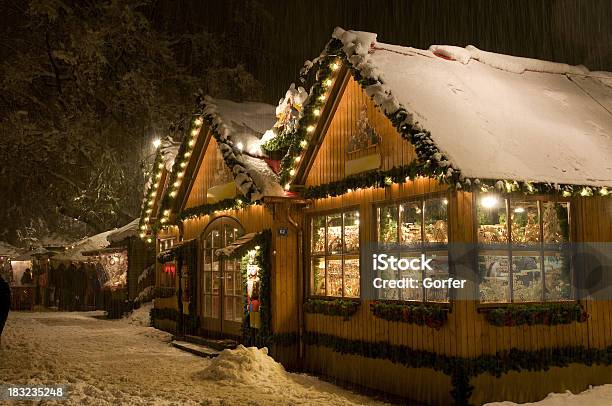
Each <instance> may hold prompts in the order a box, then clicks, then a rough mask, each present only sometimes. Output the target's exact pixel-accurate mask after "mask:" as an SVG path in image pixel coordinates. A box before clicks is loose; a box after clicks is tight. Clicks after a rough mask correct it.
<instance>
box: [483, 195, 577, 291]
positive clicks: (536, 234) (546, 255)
mask: <svg viewBox="0 0 612 406" xmlns="http://www.w3.org/2000/svg"><path fill="white" fill-rule="evenodd" d="M476 219H477V221H478V226H477V227H478V242H479V253H478V271H479V274H480V288H479V289H480V301H481V302H483V303H507V302H517V303H521V302H540V301H562V300H570V299H571V297H572V296H571V279H572V278H571V266H570V260H569V258H570V256H569V254H568V253H567V246H566V245H564V243H567V242H569V203H567V202H547V201H541V200H509V199H502V198H500V197H498V196H495V195H489V194H486V195H481V196H479V197H478V201H477V205H476Z"/></svg>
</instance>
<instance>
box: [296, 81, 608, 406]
mask: <svg viewBox="0 0 612 406" xmlns="http://www.w3.org/2000/svg"><path fill="white" fill-rule="evenodd" d="M363 103H366V105H367V108H368V117H369V119H370V123H371V124H373V125H374V127H375V128H376V130H377V132H378V134H379V135H381V137H382V143H381V146H380V150H381V153H382V169H383V170H385V169H390V168H392V167H393V166H399V165H405V164H408V163H410V162H411V161H412V160H413V159H414V150H413V148H412V146H411V145H410V144H409V143H408V142H407V141H405V140H403V139H402V138H401V137H400V136H399V135H398V134H397V132H396V131H395V129H394V128H393V127H392V126H391V124H390V122H389V121H388V120H387V119H386V117H384V115H382V114H381V113H380V112H379V111H377V109H376V108H375V107H374V106H373V105H372V103H371V101H370V100H369V98H367V96H366V95H365V94H364V93H363V91H362V90H361V88H360V87H359V85H358V84H357V83H356V82H355V81H354V80H353V79H352V78H351V79H350V80H349V81H348V83H347V85H346V87H345V89H344V92H343V94H342V99H341V101H340V102H339V104H338V108H337V110H336V112H335V115H334V117H332V118H331V121H330V125H329V127H328V129H327V132H326V134H325V135H324V137H322V138H319V139H320V141H319V144H320V145H319V150H318V153H317V155H316V156H315V157H314V159H313V160H312V165H311V167H310V168H309V172H308V173H307V174H306V176H305V179H306V181H305V184H306V186H313V185H320V184H325V183H329V182H333V181H338V180H342V179H343V178H344V177H345V173H344V165H345V159H346V146H347V145H348V140H349V137H350V134H351V133H352V132H354V131H355V129H356V122H357V119H358V117H359V111H360V108H361V106H362V104H363ZM445 191H447V188H446V187H445V186H443V185H440V184H438V183H437V182H436V181H434V180H432V179H427V178H419V179H416V180H414V181H410V182H406V183H404V184H400V185H397V184H394V185H392V186H390V187H387V188H368V189H360V190H357V191H353V192H351V193H347V194H344V195H342V196H338V197H332V198H326V199H318V200H314V201H313V202H312V203H311V204H310V205H309V206H308V208H306V209H305V210H303V212H302V214H303V216H302V218H301V220H302V227H303V229H304V233H305V239H304V245H303V248H304V253H305V255H304V283H305V284H308V280H309V277H308V275H309V272H310V270H309V262H308V261H309V257H308V249H309V248H308V247H309V236H308V230H307V229H308V226H309V222H308V219H309V216H311V215H314V214H316V213H323V212H329V211H334V210H342V209H346V208H355V207H358V208H359V211H360V214H361V216H360V218H361V219H362V221H361V224H360V227H361V230H360V231H361V241H362V244H363V243H367V242H373V241H375V239H376V230H375V224H374V218H375V204H376V203H380V202H391V201H393V200H402V199H409V198H411V197H415V196H419V195H428V194H440V193H444V192H445ZM447 193H448V194H447V196H448V198H449V241H450V242H453V243H457V245H461V244H472V243H475V242H476V239H475V233H474V203H473V202H474V196H473V194H472V193H469V192H447ZM570 202H571V203H570V204H571V213H572V214H571V216H572V220H571V223H572V225H571V227H572V240H573V241H575V242H578V243H580V242H597V243H611V242H612V199H610V198H603V197H585V198H572V199H570ZM363 260H364V258H363V257H362V258H361V261H363ZM473 268H474V262H473V261H472V258H469V257H468V258H466V260H465V262H464V263H458V264H456V272H457V273H458V276H459V277H461V276H462V273H464V274H465V275H467V274H468V273H473V272H472V271H473ZM606 269H609V266H608V267H607V268H606ZM604 277H605V278H606V279H605V281H606V282H607V284H608V285H610V282H612V275H607V274H606V275H604ZM362 286H363V284H362ZM466 287H467V289H473V291H474V292H475V291H477V286H476V283H470V282H468V285H466ZM471 297H473V296H471ZM471 297H470V295H466V294H463V295H459V297H458V298H456V299H455V300H453V301H452V302H451V303H450V313H449V315H448V321H447V323H446V324H445V325H444V326H443V327H442V328H440V329H439V330H434V329H431V328H428V327H424V326H417V325H413V324H407V323H400V322H389V321H386V320H382V319H378V318H376V317H374V316H373V315H372V314H371V312H370V309H369V301H367V300H362V301H361V306H360V308H359V310H358V312H357V313H356V314H355V315H353V316H352V317H351V319H350V320H349V321H344V320H343V319H342V317H337V316H326V315H320V314H305V315H304V320H305V326H304V327H305V331H306V332H314V333H321V334H329V335H333V336H336V337H341V338H344V339H347V340H364V341H370V342H376V341H387V342H389V343H391V344H396V345H406V346H408V347H410V348H413V349H415V350H424V351H432V352H436V353H439V354H444V355H449V356H458V357H465V358H476V357H478V356H479V355H482V354H495V353H497V352H498V351H503V350H510V349H513V348H516V349H520V350H527V351H533V350H538V349H543V348H555V347H565V346H585V347H590V348H604V347H606V346H610V345H612V302H610V301H604V300H582V301H581V304H582V305H583V306H584V308H585V309H586V310H587V312H588V313H589V315H590V317H589V320H588V321H587V322H585V323H571V324H568V325H557V326H543V325H536V326H517V327H496V326H492V325H490V324H489V323H487V321H486V320H485V317H484V314H483V313H481V312H479V308H480V305H479V303H478V301H475V300H473V299H471ZM589 299H591V298H589ZM377 362H378V361H373V360H368V359H365V358H363V357H357V356H349V355H341V354H338V353H334V352H332V351H331V350H329V349H327V348H323V347H315V346H306V351H305V359H304V367H305V368H306V369H307V370H310V371H313V372H317V373H321V374H324V375H328V376H330V377H332V378H335V379H337V380H339V381H350V382H354V383H358V384H361V385H364V386H370V387H373V388H378V389H382V390H385V391H388V392H391V393H396V394H398V395H401V396H406V397H409V398H411V399H414V400H418V401H422V402H426V403H431V404H447V403H448V399H446V398H443V397H440V394H439V392H440V388H445V387H448V386H447V385H446V384H445V381H444V379H442V378H441V377H438V376H435V374H433V375H432V376H431V379H429V380H427V382H429V383H427V382H421V384H420V385H416V384H414V382H416V378H415V380H412V381H411V382H413V383H410V382H406V383H405V384H402V385H397V386H393V385H392V384H390V383H389V382H393V381H397V377H398V376H400V374H401V373H400V372H398V371H396V370H395V369H396V368H395V367H390V366H389V365H383V364H384V363H382V362H379V364H380V365H378V364H377ZM397 368H400V369H401V367H397ZM573 368H574V370H581V368H583V367H579V366H576V367H573ZM583 369H585V371H582V370H581V373H582V374H584V376H585V378H584V382H583V383H584V385H583V383H580V384H578V385H577V386H576V388H578V387H580V388H581V389H584V388H586V386H585V385H586V384H587V383H589V382H593V383H595V382H599V381H601V379H600V380H598V379H596V378H595V375H596V374H597V373H598V372H597V371H596V370H592V371H591V370H589V371H590V372H588V371H586V368H583ZM403 370H404V371H406V374H408V375H410V376H412V374H413V371H411V370H410V369H406V368H404V369H403ZM538 374H540V375H541V374H542V373H531V375H533V376H531V375H529V374H523V375H521V374H515V375H517V376H513V375H511V374H505V375H504V376H503V377H502V378H494V377H490V376H488V375H487V376H479V377H477V378H475V379H474V384H475V385H476V386H477V387H478V388H479V390H481V393H484V395H483V396H480V397H478V396H476V395H475V397H474V398H473V399H472V401H473V402H475V403H476V404H480V403H481V402H483V401H490V400H496V398H495V399H494V398H493V397H491V396H490V395H489V394H488V393H489V392H491V391H493V392H495V391H497V392H499V390H500V389H501V388H502V387H503V385H504V382H506V381H505V379H506V378H507V379H508V382H509V383H511V384H512V385H514V386H513V388H514V389H513V391H514V392H515V394H514V395H513V396H506V398H511V399H513V400H514V399H516V400H517V401H521V402H525V401H533V400H536V399H538V398H541V397H543V396H545V394H546V393H547V392H549V391H552V390H553V389H556V390H557V391H559V390H560V391H562V390H563V389H564V388H566V387H567V388H574V386H571V385H566V383H567V382H566V381H565V380H564V377H565V376H566V375H567V371H566V370H560V371H557V372H555V375H554V376H555V377H558V379H552V380H549V381H550V382H548V384H547V385H548V386H546V391H544V392H542V388H540V387H537V386H533V385H531V386H530V389H529V391H527V392H525V396H519V395H517V394H519V393H520V392H521V389H520V388H521V382H522V383H523V384H527V383H528V381H529V380H531V379H533V378H534V377H536V376H540V375H538ZM594 374H595V375H594ZM609 374H610V372H609V370H607V371H606V375H605V376H606V377H607V376H609ZM408 375H406V376H408ZM485 375H486V374H485ZM551 376H553V375H551ZM423 388H425V389H423ZM487 390H488V391H489V392H487ZM444 392H446V391H444ZM500 399H501V398H500Z"/></svg>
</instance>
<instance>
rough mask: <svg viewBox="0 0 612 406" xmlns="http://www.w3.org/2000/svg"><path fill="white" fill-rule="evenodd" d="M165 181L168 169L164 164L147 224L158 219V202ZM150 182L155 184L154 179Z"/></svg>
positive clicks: (161, 195) (160, 199) (161, 198)
mask: <svg viewBox="0 0 612 406" xmlns="http://www.w3.org/2000/svg"><path fill="white" fill-rule="evenodd" d="M167 181H168V169H166V164H165V163H164V167H163V169H162V170H161V177H160V178H159V186H158V187H157V189H155V199H154V200H153V205H152V206H151V214H149V224H151V223H152V222H153V220H156V219H157V218H158V217H159V209H160V202H161V201H162V200H163V197H164V196H163V194H164V188H165V187H166V182H167ZM151 182H155V179H154V177H153V178H152V179H151ZM145 210H146V207H145ZM145 216H146V213H145ZM138 232H140V229H139V230H138Z"/></svg>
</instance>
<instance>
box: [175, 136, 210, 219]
mask: <svg viewBox="0 0 612 406" xmlns="http://www.w3.org/2000/svg"><path fill="white" fill-rule="evenodd" d="M203 131H205V132H206V136H205V137H201V134H202V132H203ZM211 138H212V131H211V130H210V128H209V127H208V126H207V125H206V126H202V129H201V130H200V134H199V135H198V138H197V140H196V144H195V146H194V148H193V151H192V153H191V156H190V157H189V161H188V163H187V166H186V167H185V176H184V177H183V179H184V180H183V182H182V184H181V187H180V189H179V192H178V194H177V196H176V199H175V201H174V205H173V207H172V211H173V213H174V214H176V215H179V214H180V213H181V212H182V211H183V210H184V209H185V206H186V205H187V201H188V200H189V196H190V194H191V191H192V189H193V185H194V182H195V181H196V179H197V177H198V173H199V171H200V167H201V166H202V162H203V161H204V155H205V154H206V151H207V150H208V146H209V145H210V139H211Z"/></svg>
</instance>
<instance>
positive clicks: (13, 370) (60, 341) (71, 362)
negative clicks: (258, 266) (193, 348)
mask: <svg viewBox="0 0 612 406" xmlns="http://www.w3.org/2000/svg"><path fill="white" fill-rule="evenodd" d="M102 316H103V312H90V313H78V312H69V313H68V312H44V313H42V312H41V313H37V312H11V313H10V314H9V318H8V322H7V325H6V327H5V330H4V333H3V334H2V346H1V347H0V385H2V384H12V385H26V384H28V385H52V384H58V385H67V387H68V399H67V400H66V401H62V402H57V404H62V405H85V404H90V405H92V404H94V405H156V406H157V405H207V406H227V405H250V406H259V405H261V406H265V405H287V406H289V405H312V406H315V405H316V406H319V405H322V404H330V405H380V404H381V403H380V402H376V401H374V400H373V399H370V398H367V397H364V396H359V395H356V394H353V393H351V392H349V391H346V390H343V389H340V388H338V387H336V386H334V385H331V384H329V383H326V382H322V381H320V380H318V379H316V378H314V377H311V376H307V375H297V374H290V373H287V372H284V371H283V370H282V367H280V366H279V367H280V368H277V369H276V372H274V367H273V366H272V364H271V362H274V361H271V359H269V357H268V356H267V355H265V354H264V353H263V352H262V353H261V354H252V355H251V356H252V357H253V358H252V359H251V360H250V361H245V360H242V361H241V359H242V357H244V355H241V356H239V357H238V356H237V357H236V358H237V359H236V360H235V361H233V362H232V361H228V355H223V357H222V359H225V360H226V361H227V362H228V364H227V367H228V368H229V369H230V370H232V371H234V372H233V373H236V374H237V375H238V377H239V378H240V376H239V375H240V374H239V373H237V372H236V371H235V368H236V365H241V366H242V367H245V366H249V365H250V367H251V368H252V371H260V372H259V373H260V374H261V373H272V372H274V375H273V376H270V377H268V378H265V379H264V382H269V383H270V386H265V387H262V386H260V385H259V382H261V380H259V381H257V380H253V381H249V380H248V379H246V378H245V377H242V378H240V379H242V383H238V384H236V385H227V384H226V383H227V382H228V381H227V380H216V379H202V377H201V375H202V371H203V370H212V369H211V368H210V367H211V365H212V364H213V362H215V361H212V360H210V359H207V358H200V357H197V356H194V355H191V354H189V353H186V352H183V351H180V350H178V349H176V348H174V347H172V346H171V345H169V341H170V340H171V335H170V334H168V333H165V332H162V331H160V330H157V329H154V328H153V327H140V326H136V325H132V324H129V323H125V322H123V321H118V320H105V319H102V318H101V317H102ZM229 359H231V358H229ZM241 362H242V363H241ZM257 362H259V363H262V364H263V365H262V366H260V367H258V366H257V365H255V364H256V363H257ZM218 363H219V361H217V362H216V364H218ZM221 368H222V367H221V366H220V365H218V366H217V367H216V370H217V372H218V374H219V375H218V376H219V377H220V378H221V377H226V378H227V377H229V376H230V375H231V373H230V372H227V373H223V372H222V371H221ZM279 371H283V372H284V374H281V373H280V372H279ZM274 381H276V382H275V383H274V384H272V383H273V382H274ZM245 382H246V383H245ZM249 382H250V383H249ZM44 403H45V404H47V403H48V404H56V403H55V402H44Z"/></svg>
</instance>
